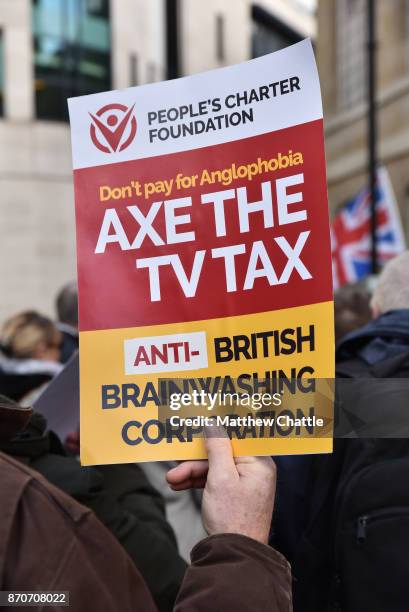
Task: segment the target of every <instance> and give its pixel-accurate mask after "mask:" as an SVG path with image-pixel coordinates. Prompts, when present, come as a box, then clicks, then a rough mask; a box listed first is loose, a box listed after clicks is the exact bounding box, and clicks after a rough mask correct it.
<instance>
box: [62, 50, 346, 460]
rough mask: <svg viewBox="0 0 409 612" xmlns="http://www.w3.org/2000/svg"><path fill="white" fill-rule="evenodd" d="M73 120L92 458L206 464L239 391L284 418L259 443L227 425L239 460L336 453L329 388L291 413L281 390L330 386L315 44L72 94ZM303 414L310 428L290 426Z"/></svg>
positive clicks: (254, 431) (247, 427)
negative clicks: (216, 421) (208, 430)
mask: <svg viewBox="0 0 409 612" xmlns="http://www.w3.org/2000/svg"><path fill="white" fill-rule="evenodd" d="M69 112H70V122H71V132H72V148H73V165H74V183H75V204H76V224H77V255H78V282H79V308H80V387H81V447H82V448H81V461H82V463H84V464H93V463H109V462H113V463H115V462H131V461H145V460H167V459H187V458H198V457H203V456H204V454H205V451H204V444H203V440H202V439H201V438H200V435H194V434H198V433H199V434H200V431H201V430H202V425H203V423H204V421H203V419H204V418H205V414H207V415H210V414H215V412H216V413H217V407H220V404H221V403H223V393H225V392H231V391H232V390H239V392H240V393H241V394H244V395H245V394H246V393H247V394H248V395H249V396H251V397H250V400H249V401H250V403H251V398H252V397H253V396H254V394H255V393H259V392H266V393H267V392H270V394H271V405H270V407H269V409H268V410H267V412H269V414H270V417H271V418H272V419H273V421H270V422H269V428H268V429H267V428H265V427H263V428H262V435H261V434H260V431H261V429H260V427H258V426H257V425H254V423H253V422H250V421H249V422H248V423H244V425H243V423H242V422H239V421H237V419H236V421H233V422H232V423H230V422H229V423H227V425H231V430H230V434H231V436H232V439H233V446H234V451H235V453H236V454H241V455H243V454H260V455H262V454H283V453H284V454H285V453H288V454H295V453H311V452H329V451H331V448H332V439H331V435H330V434H329V435H328V431H330V427H329V423H330V421H331V412H330V410H331V399H330V396H331V392H330V391H328V393H326V392H323V394H321V400H322V396H325V398H324V400H322V401H321V400H319V401H318V399H317V397H318V393H315V395H316V396H317V397H316V399H315V400H314V401H315V404H314V401H313V404H312V405H310V404H308V402H311V401H312V400H311V397H309V399H308V402H307V403H305V402H303V401H301V400H302V399H303V398H301V399H300V398H298V399H296V401H295V403H294V401H293V402H292V404H291V401H290V400H288V401H289V403H288V404H287V403H286V401H287V400H286V398H285V396H283V393H282V391H283V390H282V388H281V387H282V385H281V380H282V379H287V380H290V381H293V382H294V383H295V385H296V390H297V391H298V392H299V393H301V394H303V393H304V392H306V391H307V390H309V391H311V390H312V388H311V387H308V384H307V382H305V381H307V380H310V379H331V378H333V376H334V340H333V303H332V299H333V298H332V280H331V251H330V241H329V222H328V204H327V189H326V174H325V155H324V138H323V118H322V105H321V95H320V87H319V80H318V74H317V69H316V64H315V59H314V54H313V50H312V46H311V43H310V41H308V40H307V41H303V42H301V43H299V44H297V45H294V46H292V47H290V48H288V49H285V50H283V51H279V52H277V53H274V54H271V55H267V56H264V57H262V58H258V59H255V60H252V61H249V62H245V63H243V64H240V65H236V66H231V67H227V68H222V69H219V70H215V71H211V72H207V73H204V74H199V75H194V76H190V77H186V78H182V79H177V80H174V81H167V82H164V83H155V84H151V85H145V86H142V87H134V88H129V89H124V90H120V91H110V92H107V93H99V94H95V95H91V96H83V97H79V98H73V99H71V100H69ZM300 381H301V382H300ZM302 381H304V382H302ZM287 388H288V385H287V387H286V389H287ZM178 389H179V390H180V393H179V395H178V394H177V393H176V390H178ZM182 391H183V392H184V391H186V392H189V393H190V396H186V397H185V398H184V400H183V397H182ZM194 391H196V394H194V393H193V392H194ZM313 395H314V394H313ZM216 396H217V398H216ZM189 397H190V404H189ZM171 399H172V402H173V405H172V406H171V401H170V400H171ZM202 400H203V401H202ZM213 400H214V401H213ZM216 400H217V401H216ZM293 400H294V398H293ZM212 402H213V404H212ZM297 402H298V403H297ZM199 404H200V406H198V405H199ZM290 404H291V406H290ZM301 404H302V406H301ZM304 404H305V406H304ZM262 405H263V412H266V404H262ZM244 406H245V411H246V412H247V411H248V410H247V408H246V405H245V404H244ZM248 406H250V404H247V407H248ZM300 406H301V407H300ZM187 407H188V416H190V417H192V418H193V417H195V416H196V415H199V413H200V415H201V419H202V420H201V421H200V420H196V421H194V422H190V421H186V422H185V421H184V419H182V418H181V412H179V409H180V408H183V414H185V413H186V409H187ZM203 407H204V412H203V410H202V411H201V412H200V410H199V408H203ZM251 408H252V410H250V412H251V414H252V415H253V416H254V415H255V414H257V411H258V413H260V409H259V408H255V406H254V403H253V404H251ZM304 408H305V409H304ZM227 412H228V411H227ZM225 413H226V410H224V411H223V414H225ZM240 414H242V413H241V412H240ZM303 416H305V417H306V418H308V419H312V420H310V421H309V422H308V423H306V422H305V421H303V422H302V423H301V422H300V421H297V422H296V421H295V420H292V417H294V419H295V418H298V419H301V417H303ZM280 417H282V419H281V421H280V420H279V419H280ZM320 417H323V418H322V419H321V420H322V421H323V422H325V426H324V429H325V428H326V430H325V431H326V432H327V435H321V434H320V432H319V431H318V430H319V428H320V426H321V427H322V424H321V425H320V424H317V419H318V421H320ZM225 424H226V423H225ZM328 427H329V429H328Z"/></svg>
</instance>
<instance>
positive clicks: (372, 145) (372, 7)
mask: <svg viewBox="0 0 409 612" xmlns="http://www.w3.org/2000/svg"><path fill="white" fill-rule="evenodd" d="M367 13H368V175H369V191H370V209H371V218H370V219H371V272H372V274H376V273H377V272H378V255H377V244H376V171H377V162H378V160H377V116H376V0H367Z"/></svg>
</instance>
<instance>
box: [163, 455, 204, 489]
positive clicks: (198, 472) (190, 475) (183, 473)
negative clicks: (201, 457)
mask: <svg viewBox="0 0 409 612" xmlns="http://www.w3.org/2000/svg"><path fill="white" fill-rule="evenodd" d="M208 467H209V466H208V462H207V461H183V462H182V463H179V465H177V466H176V467H174V468H172V469H171V470H169V472H168V473H167V474H166V480H167V481H168V483H169V484H170V485H171V486H177V485H179V484H181V483H186V482H193V481H196V480H199V479H206V474H207V470H208Z"/></svg>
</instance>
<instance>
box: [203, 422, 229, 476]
mask: <svg viewBox="0 0 409 612" xmlns="http://www.w3.org/2000/svg"><path fill="white" fill-rule="evenodd" d="M205 444H206V450H207V455H208V460H209V476H217V475H220V474H223V475H226V474H230V475H231V476H237V470H236V464H235V462H234V458H233V448H232V444H231V441H230V439H229V438H228V437H227V433H226V430H225V429H224V428H219V427H216V426H214V425H213V426H211V427H205Z"/></svg>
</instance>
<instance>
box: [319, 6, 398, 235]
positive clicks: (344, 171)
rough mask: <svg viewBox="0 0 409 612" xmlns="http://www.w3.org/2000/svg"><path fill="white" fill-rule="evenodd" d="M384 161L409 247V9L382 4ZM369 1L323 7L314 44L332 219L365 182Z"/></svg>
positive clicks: (380, 87) (381, 128)
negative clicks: (335, 212)
mask: <svg viewBox="0 0 409 612" xmlns="http://www.w3.org/2000/svg"><path fill="white" fill-rule="evenodd" d="M376 7H377V18H376V20H377V21H376V30H377V32H376V36H377V62H378V70H377V83H378V95H377V114H378V126H379V162H380V163H382V164H384V165H385V166H386V168H387V169H388V171H389V174H390V178H391V182H392V185H393V188H394V191H395V194H396V197H397V200H398V204H399V208H400V213H401V218H402V221H403V224H404V231H405V236H406V240H407V243H409V240H408V238H409V233H408V232H409V2H408V1H407V0H388V1H387V2H385V1H383V0H378V1H377V3H376ZM366 11H367V2H366V0H320V1H319V3H318V13H317V26H318V36H317V42H316V50H317V58H318V67H319V72H320V79H321V88H322V94H323V102H324V117H325V134H326V155H327V169H328V190H329V201H330V208H331V211H332V213H333V212H334V211H335V210H336V209H337V208H338V206H340V205H342V204H343V203H344V202H345V201H346V200H348V198H350V197H351V196H353V195H354V194H355V193H356V192H357V191H358V190H359V189H361V188H362V187H363V186H364V185H365V184H367V182H368V177H367V164H368V153H367V121H368V114H367V111H368V107H367V103H366V99H365V98H366V91H367V64H366V62H367V12H366Z"/></svg>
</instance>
